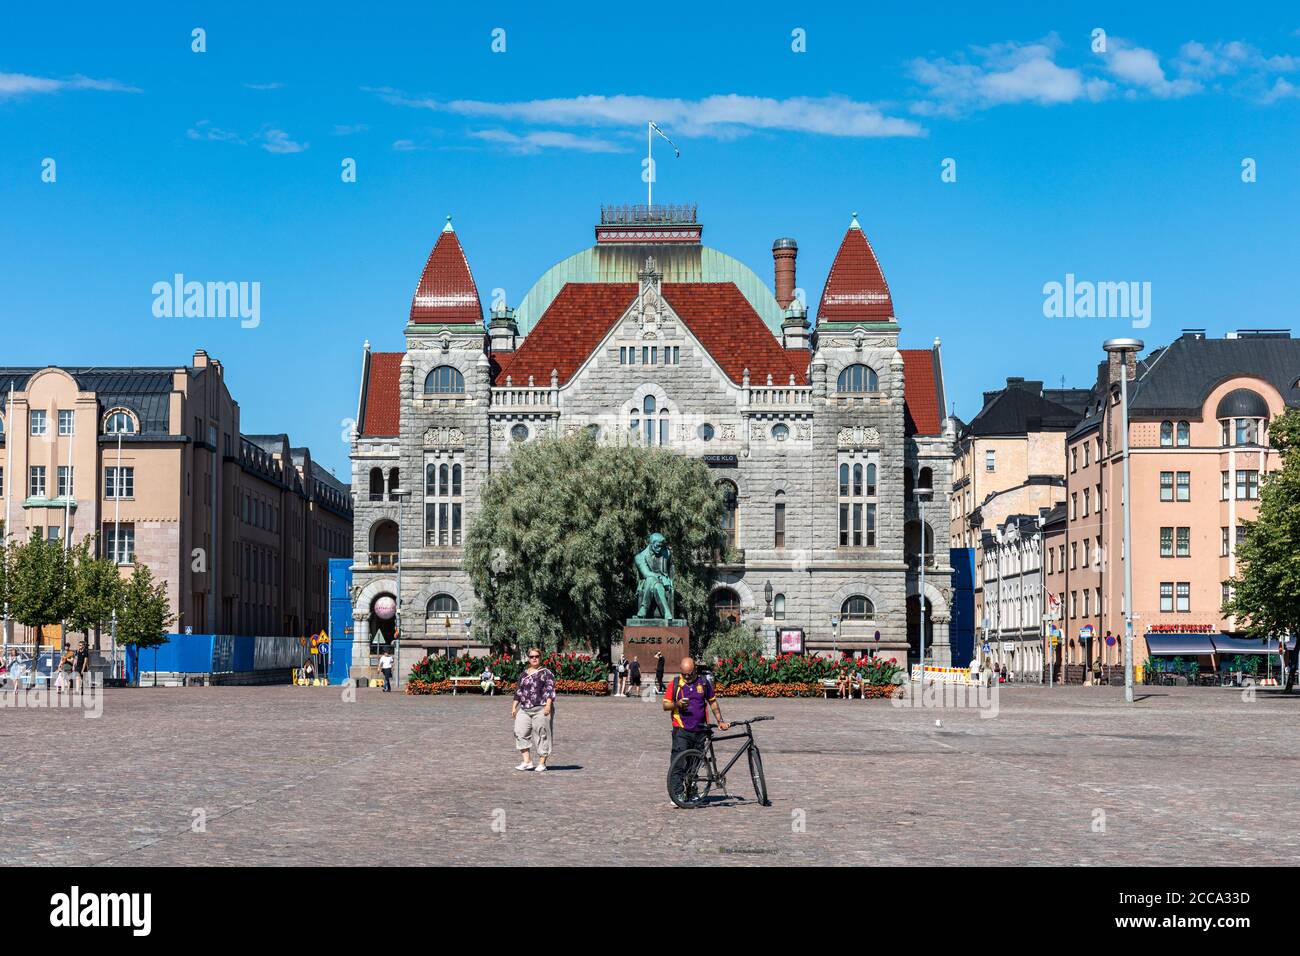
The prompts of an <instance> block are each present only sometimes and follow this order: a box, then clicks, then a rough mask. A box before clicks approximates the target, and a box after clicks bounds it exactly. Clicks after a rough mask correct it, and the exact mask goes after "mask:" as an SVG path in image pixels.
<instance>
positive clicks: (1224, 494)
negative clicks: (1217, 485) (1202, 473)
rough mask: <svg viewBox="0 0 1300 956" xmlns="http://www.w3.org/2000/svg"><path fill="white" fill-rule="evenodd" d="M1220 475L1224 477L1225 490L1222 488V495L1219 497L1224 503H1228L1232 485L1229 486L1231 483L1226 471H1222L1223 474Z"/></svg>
mask: <svg viewBox="0 0 1300 956" xmlns="http://www.w3.org/2000/svg"><path fill="white" fill-rule="evenodd" d="M1219 474H1220V475H1221V476H1222V478H1223V488H1222V493H1221V494H1220V495H1219V497H1220V498H1221V499H1222V500H1223V501H1227V500H1228V498H1229V497H1231V494H1230V491H1229V488H1230V485H1229V481H1228V473H1227V472H1226V471H1221V472H1219Z"/></svg>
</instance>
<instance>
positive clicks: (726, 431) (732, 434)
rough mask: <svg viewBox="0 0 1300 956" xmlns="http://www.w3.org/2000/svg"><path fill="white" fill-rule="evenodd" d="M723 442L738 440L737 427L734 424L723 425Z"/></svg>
mask: <svg viewBox="0 0 1300 956" xmlns="http://www.w3.org/2000/svg"><path fill="white" fill-rule="evenodd" d="M722 440H723V441H735V440H736V426H735V424H734V423H730V424H723V426H722Z"/></svg>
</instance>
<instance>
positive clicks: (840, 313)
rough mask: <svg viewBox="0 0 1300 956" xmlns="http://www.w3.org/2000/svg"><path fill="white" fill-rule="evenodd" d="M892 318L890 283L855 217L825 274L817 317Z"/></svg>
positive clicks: (848, 319) (843, 319)
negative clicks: (827, 272) (886, 279)
mask: <svg viewBox="0 0 1300 956" xmlns="http://www.w3.org/2000/svg"><path fill="white" fill-rule="evenodd" d="M893 317H894V300H893V299H892V298H891V297H890V295H889V284H888V283H887V282H885V275H884V273H883V272H881V271H880V263H879V262H878V261H877V260H876V253H875V251H874V250H873V249H872V248H871V243H869V242H868V241H867V237H866V234H865V233H863V231H862V229H861V228H860V227H859V226H858V221H857V219H854V220H853V225H851V226H849V231H848V232H846V233H845V234H844V241H843V242H841V243H840V251H839V252H837V253H835V261H834V262H833V263H832V264H831V271H830V275H828V276H827V277H826V286H825V288H823V289H822V300H821V303H820V304H819V305H818V306H817V318H818V319H819V320H825V321H827V322H888V321H891V320H892V319H893Z"/></svg>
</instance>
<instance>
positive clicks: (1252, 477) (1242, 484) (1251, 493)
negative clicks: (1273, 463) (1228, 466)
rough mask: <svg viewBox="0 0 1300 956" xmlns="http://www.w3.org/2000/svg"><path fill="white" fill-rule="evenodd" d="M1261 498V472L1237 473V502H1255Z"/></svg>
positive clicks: (1241, 471)
mask: <svg viewBox="0 0 1300 956" xmlns="http://www.w3.org/2000/svg"><path fill="white" fill-rule="evenodd" d="M1258 497H1259V472H1257V471H1253V470H1252V471H1243V470H1238V472H1237V500H1238V501H1254V500H1255V499H1256V498H1258Z"/></svg>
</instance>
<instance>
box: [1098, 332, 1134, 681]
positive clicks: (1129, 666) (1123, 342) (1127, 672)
mask: <svg viewBox="0 0 1300 956" xmlns="http://www.w3.org/2000/svg"><path fill="white" fill-rule="evenodd" d="M1102 348H1104V349H1105V350H1106V351H1107V352H1108V353H1110V354H1111V355H1118V356H1119V359H1120V366H1121V368H1120V376H1119V394H1120V409H1121V411H1120V415H1121V421H1120V425H1121V428H1122V431H1123V442H1124V444H1123V454H1124V484H1123V495H1124V538H1123V543H1122V548H1123V558H1124V701H1125V702H1126V703H1129V704H1131V703H1133V543H1132V540H1131V538H1132V531H1133V523H1132V522H1133V518H1132V507H1131V499H1132V495H1130V494H1129V452H1128V357H1129V355H1131V354H1135V353H1137V352H1140V351H1141V350H1142V340H1141V339H1107V340H1106V342H1105V343H1104V344H1103V345H1102Z"/></svg>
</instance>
